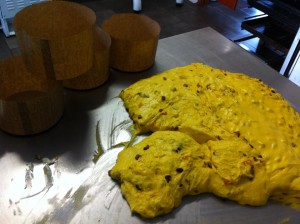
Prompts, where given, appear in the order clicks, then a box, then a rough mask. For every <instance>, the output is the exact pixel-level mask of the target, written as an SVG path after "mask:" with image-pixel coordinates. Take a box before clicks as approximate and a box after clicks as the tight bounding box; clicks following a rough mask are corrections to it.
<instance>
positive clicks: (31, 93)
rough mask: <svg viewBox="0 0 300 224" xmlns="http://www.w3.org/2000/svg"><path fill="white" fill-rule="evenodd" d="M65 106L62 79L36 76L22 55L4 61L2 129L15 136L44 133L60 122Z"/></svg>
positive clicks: (0, 83) (0, 72)
mask: <svg viewBox="0 0 300 224" xmlns="http://www.w3.org/2000/svg"><path fill="white" fill-rule="evenodd" d="M63 109H64V93H63V87H62V84H61V82H58V81H54V80H47V79H43V78H38V77H36V76H33V75H32V74H30V73H29V72H28V71H27V70H26V68H25V65H24V61H23V58H22V57H20V56H19V57H12V58H10V59H7V60H5V61H0V129H1V130H3V131H4V132H7V133H10V134H14V135H32V134H37V133H40V132H43V131H45V130H47V129H49V128H50V127H52V126H53V125H54V124H55V123H57V122H58V120H59V119H60V118H61V116H62V114H63Z"/></svg>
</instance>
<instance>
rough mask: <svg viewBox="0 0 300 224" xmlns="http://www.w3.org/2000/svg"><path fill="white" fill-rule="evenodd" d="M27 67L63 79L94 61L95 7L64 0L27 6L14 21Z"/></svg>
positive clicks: (34, 71) (37, 72)
mask: <svg viewBox="0 0 300 224" xmlns="http://www.w3.org/2000/svg"><path fill="white" fill-rule="evenodd" d="M13 26H14V28H15V32H16V36H17V39H18V42H19V46H20V50H21V53H22V55H23V56H24V59H25V64H26V67H27V69H28V70H29V71H30V72H31V73H32V74H34V75H37V76H44V77H47V78H48V79H56V80H64V79H69V78H74V77H76V76H79V75H81V74H83V73H85V72H87V71H88V70H90V69H91V67H92V64H93V53H92V52H93V40H94V38H93V33H94V29H95V26H96V15H95V13H94V11H92V10H91V9H89V8H88V7H85V6H83V5H80V4H77V3H73V2H65V1H46V2H41V3H37V4H32V5H30V6H27V7H26V8H24V9H23V10H21V11H19V12H18V13H17V14H16V16H15V18H14V21H13Z"/></svg>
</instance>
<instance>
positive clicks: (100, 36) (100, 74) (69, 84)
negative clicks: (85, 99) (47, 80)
mask: <svg viewBox="0 0 300 224" xmlns="http://www.w3.org/2000/svg"><path fill="white" fill-rule="evenodd" d="M110 45H111V39H110V36H109V34H107V33H106V32H104V31H103V30H102V29H101V28H100V27H96V29H95V32H94V61H93V66H92V68H91V69H90V70H89V71H88V72H86V73H84V74H83V75H81V76H78V77H76V78H72V79H67V80H64V81H63V85H64V87H66V88H70V89H74V90H88V89H93V88H96V87H99V86H100V85H102V84H103V83H104V82H105V81H106V80H107V79H108V76H109V52H110Z"/></svg>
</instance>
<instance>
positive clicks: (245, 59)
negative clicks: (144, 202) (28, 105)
mask: <svg viewBox="0 0 300 224" xmlns="http://www.w3.org/2000/svg"><path fill="white" fill-rule="evenodd" d="M192 62H203V63H206V64H208V65H210V66H214V67H218V68H222V69H226V70H229V71H233V72H243V73H246V74H248V75H250V76H253V77H257V78H260V79H262V80H263V81H264V82H265V83H267V84H269V85H270V86H272V87H274V88H275V89H277V90H278V91H279V92H280V93H281V94H282V95H283V96H284V97H285V98H286V99H287V100H288V101H289V102H290V103H291V104H292V105H293V106H294V108H295V109H296V110H297V111H298V112H300V100H299V96H300V88H299V87H297V86H296V85H295V84H293V83H292V82H290V81H289V80H288V79H286V78H284V77H282V76H281V75H280V74H279V73H277V72H276V71H274V70H273V69H271V68H270V67H268V66H267V65H266V64H264V62H263V61H261V60H260V59H258V58H256V57H255V56H252V55H250V54H249V53H248V52H246V51H244V50H243V49H242V48H240V47H239V46H237V45H236V44H234V43H232V42H231V41H229V40H227V39H226V38H225V37H223V36H221V35H220V34H219V33H217V32H216V31H214V30H213V29H211V28H204V29H200V30H196V31H192V32H189V33H184V34H181V35H177V36H173V37H169V38H166V39H161V40H160V41H159V45H158V49H157V56H156V61H155V64H154V66H153V67H152V68H151V69H149V70H148V71H145V72H141V73H134V74H127V73H122V72H117V71H115V70H112V71H111V76H110V79H109V81H108V82H107V83H106V84H105V85H103V86H101V87H100V88H97V89H95V90H91V91H84V92H76V91H70V90H66V91H65V112H64V115H63V117H62V119H61V120H60V121H59V122H58V124H57V125H56V126H54V127H53V128H51V129H50V130H48V131H46V132H44V133H41V134H38V135H35V136H29V137H17V136H11V135H8V134H5V133H2V132H0V172H1V182H0V192H1V198H0V223H35V222H36V221H40V222H39V223H110V224H114V223H131V224H134V223H144V222H147V223H212V224H214V223H264V224H265V223H297V224H298V223H300V212H297V211H295V210H293V209H291V208H289V207H287V206H282V205H279V204H274V203H271V202H270V203H269V204H268V205H266V206H263V207H258V208H254V207H247V206H241V205H238V204H236V203H234V202H230V201H225V200H221V199H219V198H217V197H214V196H213V195H210V194H204V195H200V196H197V197H186V198H185V199H184V200H183V203H182V205H181V206H180V207H179V208H177V209H175V210H174V211H173V212H172V213H171V214H169V215H166V216H163V217H159V218H156V219H154V220H147V221H145V220H142V219H140V218H139V216H137V215H132V214H131V213H130V210H129V207H128V205H127V203H126V201H125V200H124V199H123V198H122V195H121V193H120V189H119V186H118V185H117V184H115V183H114V182H113V181H111V180H110V178H109V177H108V175H107V171H108V170H109V169H110V168H111V167H112V166H113V165H114V163H115V160H116V157H117V154H118V152H119V151H120V150H121V149H122V147H117V148H114V149H110V148H111V147H112V146H113V145H115V144H117V143H119V142H122V141H126V140H128V139H129V137H130V133H129V131H128V127H129V126H130V124H131V123H130V122H129V121H128V119H129V118H128V115H127V114H126V112H125V111H124V108H123V106H122V102H121V101H120V100H119V99H118V98H116V96H118V94H119V92H120V91H121V90H122V89H123V88H125V87H127V86H128V85H130V84H132V83H133V82H135V81H137V80H139V79H142V78H146V77H149V76H151V75H153V74H156V73H159V72H162V71H164V70H167V69H170V68H173V67H177V66H183V65H187V64H190V63H192ZM0 106H1V105H0ZM0 108H1V107H0ZM0 112H1V111H0ZM97 124H98V125H97ZM99 140H101V145H102V147H103V149H104V151H107V152H106V153H104V155H103V156H102V157H101V158H100V159H99V160H98V162H97V163H96V165H94V163H93V162H92V159H93V153H94V151H95V150H97V148H98V145H99V144H100V142H99ZM109 149H110V150H109ZM36 157H40V158H48V159H49V160H48V161H47V160H44V163H43V162H42V161H41V160H37V159H36ZM55 157H58V159H57V160H53V161H52V159H53V158H55ZM32 168H34V169H32ZM47 168H48V169H47ZM44 171H47V172H48V176H47V175H46V178H45V175H44ZM47 172H46V173H47ZM49 172H50V174H51V175H50V174H49ZM26 173H27V176H26V175H25V174H26ZM25 176H26V178H27V184H26V185H25ZM47 183H48V184H47ZM25 186H26V188H25Z"/></svg>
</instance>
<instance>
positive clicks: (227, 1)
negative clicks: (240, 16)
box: [198, 0, 238, 10]
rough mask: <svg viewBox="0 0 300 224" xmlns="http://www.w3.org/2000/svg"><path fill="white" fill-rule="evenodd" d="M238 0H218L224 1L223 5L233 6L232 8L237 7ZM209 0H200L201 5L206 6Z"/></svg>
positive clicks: (219, 0)
mask: <svg viewBox="0 0 300 224" xmlns="http://www.w3.org/2000/svg"><path fill="white" fill-rule="evenodd" d="M237 1H238V0H218V2H220V3H222V4H223V5H226V6H227V7H229V8H231V9H233V10H234V9H235V8H236V5H237ZM208 2H209V0H198V4H199V5H200V6H204V5H206V4H208Z"/></svg>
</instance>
